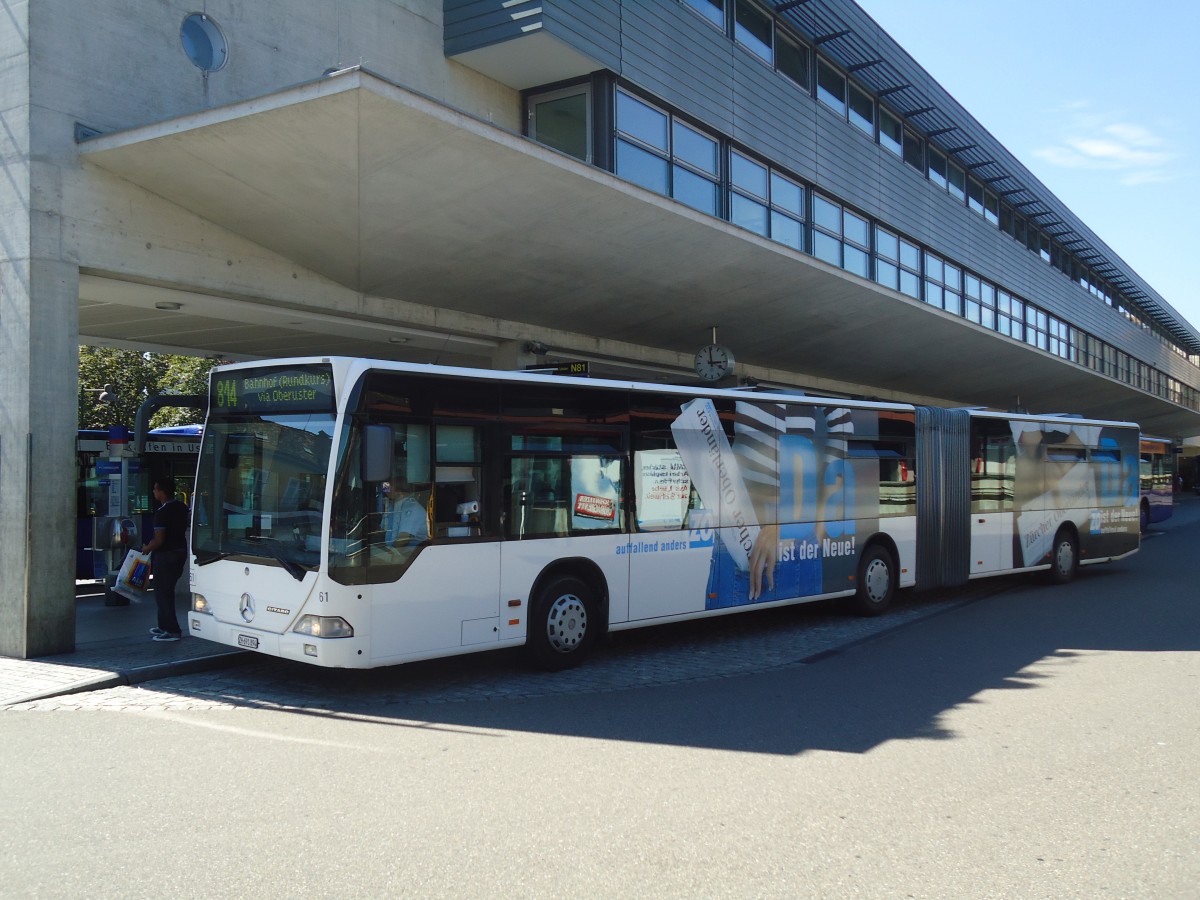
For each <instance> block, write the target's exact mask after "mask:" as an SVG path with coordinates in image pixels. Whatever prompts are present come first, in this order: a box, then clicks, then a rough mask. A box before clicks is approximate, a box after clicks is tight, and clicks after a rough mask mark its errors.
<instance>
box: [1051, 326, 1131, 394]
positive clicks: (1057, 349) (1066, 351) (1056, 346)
mask: <svg viewBox="0 0 1200 900" xmlns="http://www.w3.org/2000/svg"><path fill="white" fill-rule="evenodd" d="M1046 322H1047V325H1046V332H1047V334H1048V335H1049V339H1050V340H1049V347H1048V349H1049V350H1050V352H1051V353H1053V354H1054V355H1055V356H1061V357H1062V358H1063V359H1070V358H1071V329H1070V326H1068V325H1067V323H1066V322H1064V321H1062V320H1061V319H1056V318H1055V317H1054V316H1048V317H1047V319H1046ZM1124 380H1125V381H1128V380H1129V379H1128V378H1125V379H1124Z"/></svg>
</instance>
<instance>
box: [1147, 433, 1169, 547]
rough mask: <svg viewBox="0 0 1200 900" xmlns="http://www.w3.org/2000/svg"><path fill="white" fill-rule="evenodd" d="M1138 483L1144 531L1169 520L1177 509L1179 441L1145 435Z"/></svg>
mask: <svg viewBox="0 0 1200 900" xmlns="http://www.w3.org/2000/svg"><path fill="white" fill-rule="evenodd" d="M1140 447H1141V452H1140V453H1139V462H1138V484H1139V488H1140V493H1141V504H1140V505H1141V523H1142V531H1145V530H1146V529H1147V528H1149V527H1150V526H1151V525H1154V524H1156V523H1158V522H1165V521H1166V520H1167V519H1169V518H1171V514H1172V513H1173V512H1174V511H1175V444H1174V442H1173V441H1171V440H1169V439H1167V438H1157V437H1148V436H1146V435H1144V434H1143V435H1142V436H1141V443H1140Z"/></svg>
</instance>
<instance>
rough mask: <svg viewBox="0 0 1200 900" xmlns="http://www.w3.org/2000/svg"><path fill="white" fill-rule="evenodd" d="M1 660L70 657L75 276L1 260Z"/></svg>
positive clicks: (47, 264)
mask: <svg viewBox="0 0 1200 900" xmlns="http://www.w3.org/2000/svg"><path fill="white" fill-rule="evenodd" d="M0 292H2V297H3V309H2V310H0V320H2V322H3V326H4V327H3V350H2V351H0V398H2V399H0V655H3V656H12V657H19V658H22V659H25V658H29V657H33V656H44V655H46V654H49V653H67V652H70V651H71V650H73V649H74V647H75V518H76V508H75V507H76V502H75V436H76V431H77V427H78V426H77V424H76V419H77V411H76V399H75V398H76V397H77V396H78V371H79V335H78V309H77V307H78V303H79V270H78V269H77V268H75V267H74V266H72V265H68V264H65V263H60V262H51V261H46V260H28V259H25V260H13V259H0Z"/></svg>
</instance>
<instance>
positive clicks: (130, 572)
mask: <svg viewBox="0 0 1200 900" xmlns="http://www.w3.org/2000/svg"><path fill="white" fill-rule="evenodd" d="M149 588H150V557H149V555H148V554H145V553H139V552H138V551H136V550H130V551H129V552H128V553H126V554H125V560H124V562H122V563H121V571H120V572H118V573H117V583H116V584H115V585H113V593H116V594H120V595H121V596H122V597H128V598H129V599H130V600H144V599H145V598H146V593H147V591H148V590H149Z"/></svg>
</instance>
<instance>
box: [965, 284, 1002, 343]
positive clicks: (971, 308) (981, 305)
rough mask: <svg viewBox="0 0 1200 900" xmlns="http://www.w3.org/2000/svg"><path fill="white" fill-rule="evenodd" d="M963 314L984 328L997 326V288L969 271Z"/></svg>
mask: <svg viewBox="0 0 1200 900" xmlns="http://www.w3.org/2000/svg"><path fill="white" fill-rule="evenodd" d="M963 294H964V307H963V316H964V317H965V318H967V319H970V320H971V321H972V322H975V323H977V324H979V325H982V326H983V327H984V328H990V329H995V328H996V289H995V287H993V286H992V285H990V284H988V283H987V282H986V281H984V280H983V279H981V278H979V277H978V276H975V275H972V274H971V273H969V272H968V273H967V276H966V279H965V281H964V291H963Z"/></svg>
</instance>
